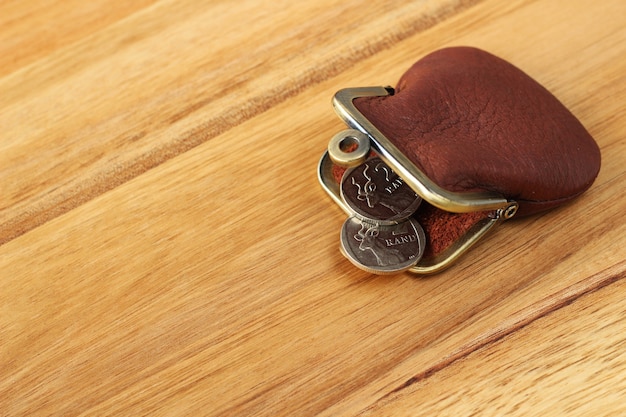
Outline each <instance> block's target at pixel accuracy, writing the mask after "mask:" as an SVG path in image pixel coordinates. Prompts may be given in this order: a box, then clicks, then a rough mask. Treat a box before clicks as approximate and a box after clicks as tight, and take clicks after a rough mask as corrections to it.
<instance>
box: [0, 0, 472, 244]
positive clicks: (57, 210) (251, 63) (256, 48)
mask: <svg viewBox="0 0 626 417" xmlns="http://www.w3.org/2000/svg"><path fill="white" fill-rule="evenodd" d="M474 2H475V1H474V0H464V1H457V0H446V1H434V0H431V1H425V2H412V3H406V2H403V1H399V0H397V1H393V2H386V3H385V4H384V5H377V4H375V3H372V2H368V1H362V0H360V1H359V0H353V1H350V2H346V1H330V0H328V1H322V2H320V1H318V2H308V3H296V2H284V1H283V2H272V3H269V4H266V3H260V2H258V1H254V0H247V1H240V2H238V3H237V5H236V6H233V5H232V4H231V3H229V2H209V3H201V2H197V1H193V0H188V1H160V2H157V3H155V4H154V5H152V6H150V7H143V8H142V7H140V6H139V5H137V6H135V7H136V9H135V12H134V13H132V12H131V10H128V9H123V8H121V7H120V10H118V11H117V12H114V11H111V12H110V13H109V12H102V10H101V9H102V8H106V7H108V6H106V5H103V4H101V5H100V6H98V5H93V4H92V3H91V2H89V3H85V2H82V3H80V5H79V4H76V2H71V3H59V4H58V5H57V6H55V7H53V8H52V11H50V12H49V13H46V12H37V13H32V12H29V8H28V7H26V6H24V9H20V8H19V5H18V4H13V5H9V6H6V7H7V8H9V9H10V10H9V12H10V13H7V15H5V16H6V19H7V20H8V23H10V24H11V25H8V26H9V27H8V28H7V29H5V33H7V32H8V33H7V34H8V35H11V34H12V30H13V31H17V32H19V33H23V32H24V28H25V27H28V26H30V25H33V26H35V27H39V26H40V25H39V24H38V23H39V21H40V20H41V19H44V20H46V21H48V19H52V18H58V19H59V21H60V23H59V24H58V25H60V26H63V27H64V28H65V30H64V31H61V32H67V33H68V35H67V36H66V35H63V33H59V35H58V37H59V40H58V42H60V43H63V45H62V46H59V47H58V48H54V47H53V46H54V45H52V46H50V45H48V43H50V42H54V39H55V38H54V37H52V38H48V39H49V41H45V40H41V41H40V43H42V45H39V44H38V43H33V42H31V41H32V40H33V38H36V39H42V38H43V39H46V37H45V36H43V35H42V34H41V33H42V32H41V31H34V32H33V33H32V34H29V35H24V39H18V40H16V41H15V42H12V40H13V39H14V37H13V36H10V37H8V38H4V39H6V40H5V41H4V42H3V44H4V46H3V47H0V51H3V50H4V51H6V56H7V57H6V58H5V59H6V60H8V61H11V62H13V61H15V62H14V65H13V66H12V67H15V66H17V65H18V64H19V63H22V64H23V65H24V66H21V67H18V68H15V69H14V71H13V72H11V73H8V74H6V75H5V76H4V77H2V78H0V97H2V99H1V100H0V131H1V132H2V137H3V140H2V143H1V144H0V151H1V152H0V179H1V182H0V189H1V190H2V192H1V193H0V244H1V243H2V242H6V241H7V240H10V239H12V238H14V237H15V236H18V235H20V234H21V233H24V232H25V231H27V230H29V229H31V228H33V227H35V226H37V225H39V224H42V223H44V222H46V221H47V220H49V219H51V218H54V217H55V216H58V215H59V214H62V213H64V212H66V211H67V210H70V209H72V208H73V207H76V206H77V205H79V204H81V203H83V202H85V201H88V200H89V199H91V198H93V197H95V196H97V195H99V194H102V193H103V192H105V191H107V190H110V189H112V188H114V187H115V186H117V185H119V184H121V183H123V182H125V181H127V180H128V179H130V178H133V177H134V176H136V175H139V174H140V173H142V172H145V171H146V170H148V169H150V168H152V167H154V166H156V165H158V164H160V163H162V162H163V161H166V160H167V159H169V158H171V157H173V156H175V155H178V154H180V153H181V152H184V151H186V150H188V149H191V148H193V147H194V146H197V145H198V144H200V143H203V142H205V141H207V140H209V139H210V138H212V137H214V136H216V135H218V134H219V133H222V132H224V131H225V130H227V129H229V128H231V127H232V126H235V125H237V124H239V123H241V122H242V121H244V120H247V119H249V118H250V117H253V116H254V115H256V114H259V113H260V112H263V111H265V110H267V109H268V108H270V107H271V106H273V105H275V104H277V103H280V102H281V101H283V100H285V99H286V98H288V97H291V96H293V95H295V94H298V93H299V92H300V91H302V90H303V89H304V88H307V87H308V86H310V85H312V84H315V83H318V82H320V81H322V80H325V79H328V78H329V77H332V76H333V75H334V74H337V73H339V72H340V71H343V70H345V69H346V68H349V67H351V66H354V65H356V64H357V63H358V62H359V61H361V60H362V59H363V58H365V57H368V56H371V55H372V54H374V53H376V52H378V51H380V50H382V49H384V48H386V47H388V46H389V45H391V44H393V43H394V42H397V41H398V40H400V39H403V38H406V37H407V36H409V35H411V34H414V33H416V32H420V31H422V30H424V29H425V28H427V27H430V26H432V25H434V24H435V23H437V22H439V21H441V20H443V19H445V18H446V17H447V16H450V15H452V14H453V13H455V12H457V11H459V10H462V9H464V8H467V7H469V5H471V4H472V3H474ZM19 4H22V3H19ZM107 4H108V3H107ZM81 5H82V6H81ZM30 7H31V8H34V6H30ZM92 8H93V9H92ZM11 9H15V10H14V11H13V12H11ZM5 16H3V15H1V14H0V19H2V18H3V17H5ZM99 16H102V23H101V24H98V25H93V26H91V25H89V22H90V21H92V20H94V19H96V17H99ZM22 17H23V19H21V18H22ZM84 17H86V18H84ZM76 22H82V23H76ZM390 22H392V23H390ZM50 25H52V23H50ZM3 26H4V25H3V22H2V21H1V20H0V27H3ZM12 28H13V29H12ZM91 28H93V29H91ZM242 28H243V29H242ZM90 29H91V30H92V31H90ZM364 29H367V30H364ZM41 30H43V31H44V33H45V28H43V29H41ZM55 32H57V31H55ZM0 33H2V32H0ZM65 38H68V39H65ZM0 39H3V38H1V37H0ZM23 44H29V45H31V46H29V48H23V47H22V45H23ZM31 49H32V51H31ZM304 49H306V54H303V53H302V52H303V50H304ZM22 54H26V55H25V56H24V57H22ZM35 58H36V59H35ZM31 61H33V62H32V63H31V64H30V65H28V63H29V62H31Z"/></svg>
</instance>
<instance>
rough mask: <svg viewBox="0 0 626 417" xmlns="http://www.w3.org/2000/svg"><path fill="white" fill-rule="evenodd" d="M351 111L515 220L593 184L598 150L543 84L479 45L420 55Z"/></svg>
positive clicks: (438, 174)
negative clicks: (498, 198) (513, 207)
mask: <svg viewBox="0 0 626 417" xmlns="http://www.w3.org/2000/svg"><path fill="white" fill-rule="evenodd" d="M354 105H355V106H356V107H357V109H358V110H359V111H360V112H361V113H362V114H363V115H364V116H365V117H366V118H367V119H368V120H370V122H372V123H373V124H374V125H375V126H376V127H377V128H378V129H379V130H380V131H381V132H382V133H383V134H384V135H385V136H386V137H387V138H388V139H389V140H390V141H391V142H392V143H394V145H396V146H397V147H398V149H399V150H400V151H401V152H402V153H403V154H405V155H406V156H407V157H408V158H409V159H410V160H411V161H412V162H413V163H414V164H415V165H417V166H418V167H419V168H420V169H421V170H422V171H423V172H424V173H425V174H426V175H427V176H428V177H429V178H430V179H431V180H433V181H434V182H435V183H437V184H438V185H439V186H441V187H443V188H445V189H447V190H449V191H455V192H471V191H491V192H495V193H498V194H500V195H502V196H503V197H505V198H507V199H512V200H515V201H517V202H518V203H519V209H518V213H517V216H522V215H528V214H533V213H537V212H539V211H542V210H546V209H549V208H552V207H554V206H557V205H560V204H562V203H565V202H567V201H569V200H571V199H573V198H575V197H576V196H578V195H580V194H581V193H582V192H584V191H585V190H586V189H587V188H589V187H590V186H591V184H592V183H593V181H594V179H595V178H596V176H597V174H598V171H599V169H600V150H599V148H598V146H597V144H596V142H595V141H594V140H593V138H592V137H591V135H590V134H589V133H588V132H587V130H586V129H585V128H584V127H583V125H582V124H581V123H580V122H579V121H578V119H577V118H576V117H575V116H574V115H573V114H572V113H571V112H570V111H569V110H568V109H567V108H566V107H565V106H564V105H563V104H561V102H559V100H558V99H557V98H556V97H554V96H553V95H552V94H551V93H550V92H549V91H548V90H546V89H545V88H544V87H542V86H541V85H540V84H539V83H537V82H536V81H534V80H533V79H532V78H531V77H529V76H528V75H526V74H525V73H524V72H522V71H521V70H519V69H518V68H516V67H514V66H513V65H511V64H510V63H508V62H506V61H504V60H502V59H500V58H498V57H496V56H494V55H491V54H489V53H487V52H485V51H482V50H480V49H476V48H472V47H452V48H446V49H441V50H438V51H435V52H433V53H431V54H429V55H427V56H425V57H424V58H422V59H420V60H419V61H417V62H416V63H415V64H414V65H413V66H412V67H411V68H410V69H409V70H408V71H407V72H406V73H405V74H404V75H403V76H402V78H401V79H400V81H399V83H398V86H397V88H396V89H395V93H394V94H393V95H391V96H386V97H360V98H357V99H355V100H354Z"/></svg>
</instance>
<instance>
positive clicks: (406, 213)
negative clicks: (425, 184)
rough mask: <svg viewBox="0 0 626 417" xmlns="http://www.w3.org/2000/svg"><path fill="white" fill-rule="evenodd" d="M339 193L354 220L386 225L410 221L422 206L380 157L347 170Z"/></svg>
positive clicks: (419, 198) (415, 195) (413, 193)
mask: <svg viewBox="0 0 626 417" xmlns="http://www.w3.org/2000/svg"><path fill="white" fill-rule="evenodd" d="M340 193H341V197H342V198H343V200H344V202H345V203H346V205H347V206H348V207H350V209H352V210H353V211H354V214H355V216H357V217H360V218H361V219H364V220H371V221H373V222H375V223H379V224H384V225H390V224H394V223H399V222H402V221H404V220H406V219H408V218H409V217H410V216H411V215H412V214H413V213H415V211H416V210H417V208H418V207H419V205H420V203H421V202H422V199H421V197H420V196H418V195H417V194H416V193H415V191H413V190H412V189H411V187H409V186H408V185H407V184H406V183H405V182H404V181H403V180H402V178H400V177H399V176H398V175H397V174H396V173H395V172H393V171H392V170H391V168H389V166H388V165H387V164H386V163H385V162H383V161H382V160H381V159H380V158H378V157H375V158H371V159H369V160H367V161H365V162H364V163H362V164H361V165H359V166H357V167H355V168H351V169H348V170H347V171H346V172H345V173H344V175H343V177H342V179H341V186H340Z"/></svg>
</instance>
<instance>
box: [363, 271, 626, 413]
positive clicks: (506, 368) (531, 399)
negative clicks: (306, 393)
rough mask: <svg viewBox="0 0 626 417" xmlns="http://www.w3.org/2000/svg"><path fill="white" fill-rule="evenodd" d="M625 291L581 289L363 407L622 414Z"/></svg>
mask: <svg viewBox="0 0 626 417" xmlns="http://www.w3.org/2000/svg"><path fill="white" fill-rule="evenodd" d="M625 291H626V282H624V280H622V281H619V282H617V283H615V284H613V285H611V286H609V287H607V288H604V289H602V290H601V291H598V292H596V293H594V294H591V295H588V296H585V297H583V298H582V299H579V300H577V301H576V303H575V304H573V305H568V306H566V307H564V308H562V309H560V310H558V311H557V312H554V313H553V314H550V315H548V316H546V317H543V318H542V319H540V320H537V321H535V322H533V323H532V324H530V325H528V326H527V327H525V328H524V329H522V330H520V331H518V332H517V333H515V334H513V335H511V336H509V337H506V338H505V339H503V340H500V341H498V342H497V343H495V344H493V345H491V346H488V347H486V348H484V349H481V350H479V351H477V352H475V353H473V354H471V355H470V356H468V357H467V358H464V359H463V360H461V361H459V362H457V363H455V364H454V365H452V366H449V367H447V368H445V369H444V370H443V371H441V372H438V373H435V374H433V375H431V376H429V377H427V378H425V379H423V380H421V381H419V382H416V383H415V384H413V385H411V386H410V387H407V388H406V389H403V390H401V391H399V392H398V393H395V394H394V395H392V396H389V397H388V398H385V399H384V400H381V401H380V402H379V403H378V404H376V405H375V406H373V407H371V408H370V409H368V410H367V411H366V412H364V413H362V414H360V415H362V416H367V415H371V416H394V417H400V416H432V415H442V416H443V415H449V416H467V415H481V416H492V415H507V416H528V415H544V416H545V415H568V416H591V415H601V416H621V415H624V414H625V413H626V379H624V374H625V373H626V351H625V349H624V346H626V336H625V335H626V321H625V320H624V317H625V316H626V305H625V304H624V292H625Z"/></svg>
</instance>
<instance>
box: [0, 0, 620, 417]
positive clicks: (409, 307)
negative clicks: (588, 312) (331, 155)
mask: <svg viewBox="0 0 626 417" xmlns="http://www.w3.org/2000/svg"><path fill="white" fill-rule="evenodd" d="M602 6H603V7H602V8H600V7H598V8H597V10H594V19H588V16H589V14H590V10H589V7H588V5H587V4H584V2H578V3H574V2H572V3H570V6H569V8H567V9H565V10H563V6H562V4H561V3H560V2H558V1H552V2H548V1H547V2H541V3H523V2H518V3H507V6H506V8H502V6H501V2H496V1H486V2H484V3H482V4H481V5H479V6H476V7H474V8H472V9H469V10H467V11H466V12H463V13H461V14H459V15H458V16H457V17H455V18H453V19H450V20H449V21H448V22H446V23H443V24H440V25H438V26H437V27H434V28H433V29H432V30H429V31H426V32H424V33H421V34H418V35H416V36H414V37H409V38H407V39H405V40H404V41H401V42H397V43H396V44H394V46H393V47H390V48H389V49H388V50H384V51H379V52H378V53H377V54H375V55H374V56H372V57H371V58H370V59H364V60H362V61H361V62H360V64H359V65H358V66H355V67H353V68H350V69H346V70H344V71H343V72H341V73H337V74H335V75H333V76H331V77H330V78H329V79H328V80H325V81H321V82H319V83H318V84H314V85H313V84H311V85H310V86H309V87H308V88H307V89H305V90H303V91H302V92H300V94H298V95H297V96H293V97H288V98H285V99H284V101H283V102H281V103H280V104H276V105H273V106H272V107H271V108H270V109H268V110H267V111H265V112H263V113H258V114H256V115H255V116H254V117H251V118H249V120H247V121H245V122H242V123H240V124H239V125H237V126H235V127H232V128H230V129H229V130H228V131H226V132H224V133H222V134H220V135H217V136H216V137H214V138H213V139H212V140H211V141H207V142H205V143H203V144H201V145H199V146H197V147H196V148H194V149H192V150H189V151H188V152H184V153H182V154H180V155H178V156H176V157H174V158H172V159H170V160H169V161H167V162H165V163H163V164H161V165H159V166H157V167H155V168H154V169H152V170H151V171H149V172H145V173H144V175H140V176H137V177H136V178H134V179H133V180H132V181H128V182H126V183H124V184H122V185H120V186H118V187H116V188H115V189H112V190H111V191H110V192H108V193H104V194H102V195H100V196H99V197H97V198H95V199H92V200H91V201H89V202H88V203H85V204H82V205H80V206H78V207H76V208H74V209H73V210H72V211H70V212H67V213H66V214H65V215H63V216H59V217H57V218H55V219H53V220H51V221H49V222H48V223H47V224H45V225H42V226H40V227H37V228H35V229H32V230H30V231H29V232H28V233H25V234H22V235H21V236H19V237H17V238H15V239H13V240H11V241H9V242H7V243H5V244H4V245H3V246H1V247H0V271H2V272H1V274H0V277H1V284H2V291H1V292H0V340H2V345H1V347H0V369H1V370H2V372H1V373H0V375H1V376H0V399H2V400H1V401H2V402H1V403H0V404H2V408H0V409H2V410H7V411H6V413H7V414H9V415H20V414H34V413H39V414H44V415H45V414H53V413H58V414H78V413H84V414H99V415H107V414H109V415H120V414H152V415H154V414H156V415H159V414H182V413H187V414H211V415H220V414H221V415H229V414H231V415H232V414H235V415H237V414H240V415H273V416H276V415H294V414H295V415H312V414H320V415H354V414H355V413H358V412H359V411H362V410H363V409H365V408H367V407H368V406H370V405H372V404H376V402H377V400H378V399H380V398H385V397H386V398H389V397H388V395H389V394H390V393H391V392H394V391H395V390H397V389H398V388H402V387H405V386H407V385H406V384H407V381H408V382H412V381H414V378H415V377H416V376H418V375H421V374H422V373H424V372H428V371H429V370H437V369H444V368H445V367H446V366H449V364H450V363H452V362H453V361H452V360H451V359H450V358H452V359H458V358H460V357H464V356H467V355H469V354H471V352H473V351H475V350H476V349H479V348H480V347H482V346H485V344H488V343H491V342H493V341H494V340H497V339H498V338H499V337H501V336H502V335H504V334H507V333H511V332H514V331H515V330H517V329H519V328H520V327H521V326H522V325H524V324H525V323H529V322H532V320H536V318H537V317H541V316H542V315H545V314H546V313H547V312H550V311H553V310H556V309H558V308H560V307H562V306H563V303H566V302H568V301H572V300H575V299H576V298H577V297H579V296H580V295H581V294H584V293H587V292H590V291H593V290H595V289H597V288H601V287H603V286H607V285H614V284H611V283H612V282H614V281H616V280H618V279H619V278H621V277H622V276H623V274H624V269H625V265H624V264H623V259H624V247H625V245H624V243H626V242H625V239H626V238H625V236H626V233H625V232H626V230H625V229H626V225H624V222H623V212H624V208H625V205H626V204H625V201H626V200H625V198H624V196H623V193H619V192H617V190H620V189H621V188H623V187H622V184H623V182H624V171H623V167H622V165H623V162H622V161H623V157H624V155H626V144H625V143H623V140H622V138H623V137H624V133H625V132H624V130H625V128H624V126H623V124H622V123H620V120H619V117H618V116H617V115H618V114H620V113H619V110H620V109H622V107H623V105H622V101H621V97H623V95H624V93H625V92H626V91H624V90H625V89H626V86H625V85H624V84H625V83H624V75H623V74H625V73H626V72H625V71H624V69H626V68H624V66H625V65H626V63H624V62H623V60H620V59H619V57H621V56H623V55H624V49H625V48H626V42H624V40H625V38H626V33H625V29H624V28H623V27H622V26H623V25H622V22H621V19H620V16H622V15H623V14H620V12H621V11H623V8H624V6H623V5H622V4H621V2H617V1H615V2H613V3H610V4H609V3H605V4H603V5H602ZM609 6H611V7H609ZM557 12H558V13H557ZM557 14H558V15H559V16H561V18H562V20H556V21H555V20H554V19H553V18H551V17H550V16H555V15H557ZM596 19H597V20H596ZM530 23H532V24H530ZM509 31H510V32H509ZM494 33H508V35H507V36H493V34H494ZM450 43H456V44H459V43H464V44H471V45H476V46H480V47H483V48H485V49H487V50H490V51H492V52H494V53H496V54H498V55H501V56H503V57H505V58H507V59H509V60H511V61H512V62H514V63H515V64H516V65H518V66H520V67H522V68H523V69H524V70H526V71H527V72H529V73H530V74H531V75H532V76H534V77H535V78H537V79H538V80H539V81H541V82H542V83H544V84H545V85H547V86H548V88H550V89H551V90H552V91H553V92H555V94H556V95H557V96H558V97H560V98H561V99H562V100H563V101H564V102H565V103H566V105H568V107H570V108H571V109H572V110H573V111H574V113H575V114H576V115H577V116H578V117H580V118H581V120H582V121H583V123H584V124H585V125H586V126H587V127H588V128H589V130H590V131H591V133H592V134H593V135H594V137H596V139H597V140H598V142H599V144H600V146H601V149H602V152H603V158H604V159H603V167H602V170H601V173H600V176H599V177H598V180H597V182H596V183H595V184H594V186H593V187H592V189H591V190H589V192H587V193H586V194H585V195H584V196H582V197H581V198H579V199H578V200H577V201H576V202H574V203H573V204H570V205H568V206H566V207H563V208H561V209H559V210H555V211H552V212H550V213H547V214H544V215H541V216H536V217H533V218H529V219H520V220H519V221H513V222H510V223H508V224H506V225H505V226H502V227H501V228H500V229H499V230H497V231H496V232H494V234H493V235H492V236H490V238H489V239H488V240H486V241H484V242H482V243H481V244H479V246H478V247H476V248H475V249H474V250H473V251H472V252H471V253H470V254H468V256H466V257H464V258H463V260H462V261H461V263H460V264H459V265H458V266H456V267H455V268H453V269H451V270H449V271H447V272H445V273H443V274H441V275H438V276H436V277H432V278H427V279H416V278H413V277H411V276H409V275H399V276H395V277H375V276H371V275H368V274H365V273H363V272H362V271H359V270H356V269H355V268H353V267H352V266H351V264H349V263H348V262H347V261H345V260H344V259H343V258H342V257H341V255H339V253H338V251H337V246H338V242H337V239H338V230H339V226H340V224H341V223H342V221H343V215H342V214H341V212H340V210H339V209H338V208H336V207H334V206H333V205H332V203H331V202H330V201H329V200H328V198H327V197H326V196H325V195H324V194H323V192H322V191H321V189H320V188H319V187H318V185H317V184H316V180H315V174H314V172H315V165H316V162H317V159H318V158H319V156H320V153H321V150H322V149H324V147H325V146H326V143H327V141H328V139H329V138H330V137H331V136H332V134H333V133H335V132H336V131H338V130H339V129H341V128H342V126H341V123H340V122H339V121H338V120H337V119H336V118H335V117H334V116H333V115H332V111H331V109H330V105H329V99H330V97H331V96H332V94H333V93H334V91H335V90H337V89H338V88H341V87H344V86H350V85H368V84H386V83H393V82H394V81H395V80H397V78H398V76H399V75H400V74H401V72H402V71H404V70H405V69H406V68H407V67H408V65H410V63H411V62H412V61H414V60H415V59H417V58H418V57H419V56H420V55H422V54H424V53H426V52H428V51H430V50H432V49H435V48H437V47H440V46H442V45H445V44H450ZM529 51H532V54H531V53H530V52H529ZM572 60H574V61H575V63H576V65H572V64H571V63H572ZM233 100H234V99H233ZM199 112H200V113H198V114H204V113H201V112H202V110H200V111H199ZM196 117H197V118H196ZM185 120H186V121H185V123H188V124H189V126H190V128H191V127H193V126H196V127H198V126H203V124H202V123H203V122H202V120H201V117H199V116H196V115H190V116H188V118H186V119H185ZM181 131H183V130H181ZM178 138H179V139H180V140H182V139H184V138H185V136H184V135H182V134H181V136H179V137H178ZM576 305H577V303H575V304H574V305H573V308H575V306H576ZM536 360H537V361H538V362H539V360H540V359H539V358H537V359H536ZM414 386H415V384H413V385H408V387H414Z"/></svg>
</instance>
